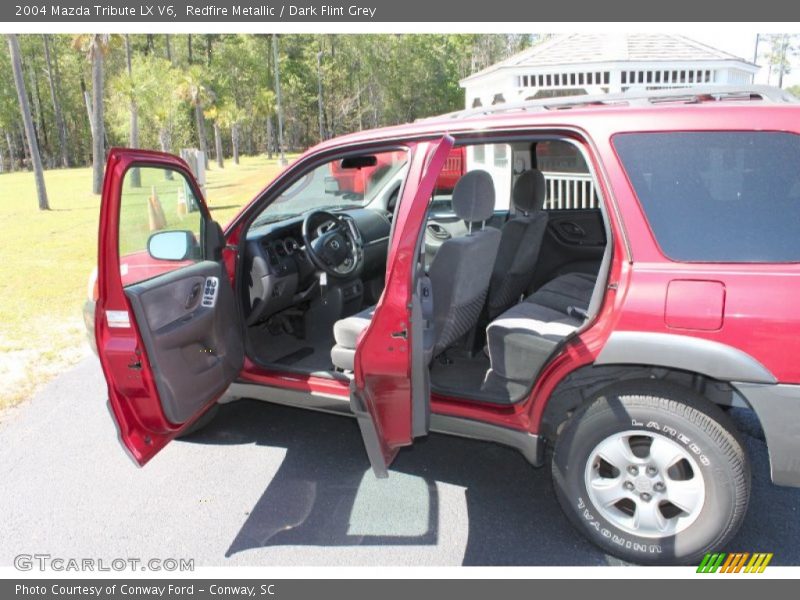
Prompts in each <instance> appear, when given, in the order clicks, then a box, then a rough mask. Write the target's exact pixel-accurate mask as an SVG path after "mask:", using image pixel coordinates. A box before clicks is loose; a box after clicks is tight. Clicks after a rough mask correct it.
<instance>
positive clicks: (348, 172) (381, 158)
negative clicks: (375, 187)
mask: <svg viewBox="0 0 800 600" xmlns="http://www.w3.org/2000/svg"><path fill="white" fill-rule="evenodd" d="M405 160H407V156H406V153H405V152H381V153H379V154H378V155H377V163H376V164H375V165H373V166H369V167H362V168H360V169H352V168H343V167H342V161H334V162H332V163H331V164H330V169H331V177H332V178H333V179H334V180H335V181H336V183H337V184H338V191H339V192H341V193H343V194H348V193H349V194H356V195H358V196H363V195H364V194H366V193H367V191H368V190H369V187H370V183H371V182H373V181H379V180H380V176H381V175H382V174H383V172H384V171H385V170H386V169H388V168H389V167H391V166H392V165H393V164H394V163H395V162H396V161H405ZM465 167H466V165H465V161H464V148H463V147H459V148H453V149H452V150H450V154H449V155H448V156H447V160H446V162H445V165H444V168H443V169H442V172H441V173H440V174H439V178H438V179H437V180H436V186H435V190H434V193H450V192H452V191H453V188H454V187H455V186H456V181H458V179H459V177H461V176H462V175H463V174H464V173H465V172H466V171H465Z"/></svg>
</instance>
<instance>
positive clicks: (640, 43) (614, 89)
mask: <svg viewBox="0 0 800 600" xmlns="http://www.w3.org/2000/svg"><path fill="white" fill-rule="evenodd" d="M758 70H759V67H758V65H755V64H753V63H751V62H748V61H746V60H744V59H743V58H739V57H737V56H734V55H732V54H728V53H727V52H723V51H722V50H717V49H716V48H712V47H710V46H707V45H705V44H701V43H700V42H696V41H694V40H691V39H689V38H687V37H684V36H682V35H670V34H606V35H603V34H591V33H574V34H568V35H559V36H556V37H553V38H551V39H549V40H547V41H545V42H543V43H541V44H538V45H536V46H533V47H532V48H528V49H527V50H524V51H523V52H520V53H519V54H516V55H514V56H512V57H511V58H508V59H506V60H504V61H502V62H499V63H497V64H494V65H492V66H490V67H488V68H486V69H484V70H482V71H479V72H478V73H475V74H473V75H470V76H469V77H467V78H466V79H462V80H461V81H460V82H459V83H460V85H461V87H462V88H464V91H465V104H466V108H467V109H469V108H478V107H481V106H483V107H488V106H491V105H495V104H502V103H505V102H519V101H523V100H532V99H536V98H552V97H557V96H574V95H578V94H607V93H618V92H624V91H626V90H628V89H631V88H640V89H659V88H680V87H688V86H695V85H703V86H709V85H747V84H751V83H753V77H754V76H755V74H756V73H757V72H758ZM555 148H557V150H556V151H555V152H554V153H551V154H554V155H553V156H549V157H543V158H541V159H540V160H539V164H538V167H539V168H540V169H541V170H542V172H543V173H544V176H545V180H546V183H547V200H546V202H545V208H547V209H556V210H558V209H562V210H563V209H572V208H595V207H597V203H598V200H597V194H596V193H595V189H594V183H593V182H592V179H591V177H590V175H589V172H588V167H587V166H586V164H585V162H584V160H583V157H582V156H581V155H580V154H579V153H578V152H576V151H575V150H574V149H573V148H571V147H569V146H568V145H567V144H563V143H562V144H560V145H559V146H555ZM508 154H509V147H508V146H507V145H506V144H490V145H487V146H486V147H479V146H471V147H469V148H468V149H467V157H466V160H467V168H468V169H476V168H480V169H484V170H486V171H488V172H489V173H490V174H491V175H492V178H493V180H494V185H495V191H496V194H497V198H498V205H499V208H506V207H507V202H508V200H507V199H508V197H509V195H510V191H511V187H512V184H513V179H514V174H513V173H512V167H511V164H510V161H509V160H508Z"/></svg>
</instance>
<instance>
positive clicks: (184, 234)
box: [147, 230, 197, 260]
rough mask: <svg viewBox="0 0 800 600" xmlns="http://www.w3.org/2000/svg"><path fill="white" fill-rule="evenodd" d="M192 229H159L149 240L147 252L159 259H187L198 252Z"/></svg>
mask: <svg viewBox="0 0 800 600" xmlns="http://www.w3.org/2000/svg"><path fill="white" fill-rule="evenodd" d="M196 246H197V242H196V241H195V239H194V234H193V233H192V232H191V231H184V230H179V231H157V232H156V233H154V234H152V235H151V236H150V238H149V239H148V240H147V253H148V254H149V255H150V256H151V257H153V258H155V259H158V260H186V259H189V258H193V257H194V255H195V254H196V252H195V249H196Z"/></svg>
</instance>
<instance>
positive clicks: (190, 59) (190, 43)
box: [186, 33, 192, 64]
mask: <svg viewBox="0 0 800 600" xmlns="http://www.w3.org/2000/svg"><path fill="white" fill-rule="evenodd" d="M186 47H187V48H188V50H189V64H192V34H191V33H190V34H189V37H187V38H186Z"/></svg>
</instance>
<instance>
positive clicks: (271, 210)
mask: <svg viewBox="0 0 800 600" xmlns="http://www.w3.org/2000/svg"><path fill="white" fill-rule="evenodd" d="M407 161H408V158H407V154H406V152H405V151H402V150H395V151H392V152H377V153H374V154H369V155H362V156H356V157H348V158H345V159H341V158H340V159H336V160H334V161H331V162H328V163H325V164H323V165H320V166H319V167H317V168H315V169H313V170H312V171H309V172H308V173H306V174H305V175H302V176H301V177H300V178H299V179H297V181H295V182H294V183H293V184H292V185H291V186H290V187H289V188H288V189H287V190H285V191H284V192H283V193H282V194H281V195H280V196H278V197H277V198H276V199H275V201H274V202H272V203H271V204H270V205H269V206H268V207H267V208H266V209H264V211H263V212H262V213H261V214H260V215H259V217H258V218H257V219H256V221H255V223H256V224H264V223H269V222H274V221H280V220H283V219H288V218H291V217H295V216H298V215H300V214H302V213H304V212H306V211H308V210H312V209H313V210H334V209H343V208H359V207H362V206H366V205H367V204H369V203H370V202H371V201H372V200H373V199H374V198H375V197H376V196H377V195H378V194H379V193H380V192H381V190H383V189H385V187H386V186H387V185H388V184H389V183H390V182H392V181H394V180H395V179H396V178H397V176H398V174H399V173H400V171H401V170H402V169H403V168H404V167H405V166H406V163H407Z"/></svg>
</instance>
